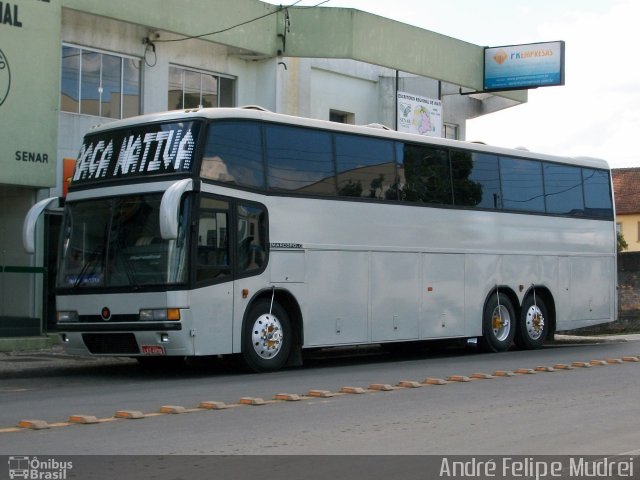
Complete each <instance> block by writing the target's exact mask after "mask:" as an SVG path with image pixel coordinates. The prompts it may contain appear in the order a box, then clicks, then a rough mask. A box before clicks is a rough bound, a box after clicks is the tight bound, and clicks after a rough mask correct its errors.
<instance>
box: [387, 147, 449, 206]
mask: <svg viewBox="0 0 640 480" xmlns="http://www.w3.org/2000/svg"><path fill="white" fill-rule="evenodd" d="M399 162H400V166H399V168H400V172H399V177H400V181H401V182H402V183H403V185H402V186H401V188H400V199H401V200H404V201H407V202H421V203H435V204H440V205H451V204H452V203H453V199H452V195H451V172H450V168H449V152H448V151H447V150H445V149H443V148H435V147H428V146H422V145H405V146H404V149H403V158H402V159H399Z"/></svg>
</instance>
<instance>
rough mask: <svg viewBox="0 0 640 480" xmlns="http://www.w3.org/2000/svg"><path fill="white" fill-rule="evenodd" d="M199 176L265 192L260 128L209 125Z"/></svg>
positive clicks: (236, 124)
mask: <svg viewBox="0 0 640 480" xmlns="http://www.w3.org/2000/svg"><path fill="white" fill-rule="evenodd" d="M200 175H202V177H203V178H208V179H211V180H218V181H221V182H228V183H233V184H235V185H241V186H244V187H256V188H264V164H263V162H262V134H261V129H260V125H259V124H257V123H253V122H215V123H212V124H210V125H209V132H208V134H207V143H206V145H205V148H204V154H203V158H202V167H201V169H200Z"/></svg>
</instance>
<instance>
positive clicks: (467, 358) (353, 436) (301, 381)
mask: <svg viewBox="0 0 640 480" xmlns="http://www.w3.org/2000/svg"><path fill="white" fill-rule="evenodd" d="M638 340H639V339H638V337H631V338H628V339H627V340H626V341H618V342H604V343H592V342H589V343H581V342H570V343H568V344H554V345H550V346H548V347H546V348H544V349H542V350H539V351H529V352H527V351H518V350H513V351H510V352H506V353H502V354H479V353H476V352H474V351H473V350H470V349H451V350H436V351H426V352H419V353H404V354H394V355H391V354H388V353H385V352H382V351H379V350H373V349H361V350H355V351H353V350H351V351H342V350H337V351H336V350H334V351H331V352H329V353H325V352H320V353H316V354H314V355H313V356H310V357H308V358H307V359H306V361H305V366H304V367H302V368H295V369H288V370H283V371H280V372H275V373H271V374H248V373H244V372H242V371H241V370H239V369H238V368H236V367H234V366H233V365H230V364H229V363H227V362H223V361H212V362H211V363H209V364H199V365H191V366H188V367H186V368H182V369H171V370H163V371H151V372H150V371H148V370H145V369H143V368H141V367H140V366H138V365H137V363H136V362H135V361H132V360H129V359H106V360H95V359H88V360H82V359H76V358H70V357H66V356H64V355H61V354H59V353H57V352H31V353H23V354H14V355H4V356H1V357H0V378H2V381H1V383H0V405H1V408H0V455H17V454H20V455H45V454H47V455H68V454H83V455H90V454H100V455H103V454H116V455H118V454H138V455H143V454H149V455H165V454H188V455H210V454H227V455H229V454H230V455H236V454H246V455H262V454H268V455H289V454H296V455H297V454H299V455H308V454H311V455H318V454H363V455H385V454H386V455H412V454H415V455H427V454H432V455H433V454H435V455H454V454H460V455H471V454H473V455H482V454H485V455H507V454H509V455H558V454H560V455H574V454H575V455H605V454H612V455H613V454H628V453H629V452H632V453H635V454H639V453H640V402H639V400H638V399H639V398H640V382H639V381H638V380H639V379H640V362H631V361H622V363H608V364H606V365H596V366H592V367H590V368H580V367H576V368H574V369H572V370H556V371H554V372H546V371H538V372H537V373H523V374H515V375H514V376H509V377H496V378H491V379H474V380H472V381H469V382H457V381H450V382H448V383H447V384H445V385H427V386H425V385H422V386H419V387H417V388H411V385H412V384H406V385H407V387H406V388H397V385H398V384H399V382H401V381H413V382H423V381H424V380H425V379H427V378H439V379H447V378H453V377H454V376H456V375H460V376H467V377H468V376H471V375H472V374H474V373H480V372H482V373H487V374H495V373H496V372H497V371H509V372H514V371H516V370H518V369H536V368H537V367H553V366H554V365H557V364H565V365H571V364H572V363H573V362H578V361H581V362H591V361H592V360H605V361H606V360H611V361H612V362H613V361H614V359H622V358H623V357H628V356H638V355H640V341H638ZM540 370H543V369H540ZM374 383H377V384H388V385H391V386H394V387H396V388H395V389H394V390H392V391H369V390H368V387H369V386H370V385H371V384H374ZM343 387H360V388H363V389H365V392H364V393H360V394H358V393H351V394H340V390H341V389H342V388H343ZM311 390H321V391H328V392H331V393H333V394H334V395H333V396H331V397H328V398H321V397H311V398H309V397H308V394H309V392H310V391H311ZM355 391H358V390H355ZM279 393H289V394H297V395H300V396H302V400H299V401H277V402H273V403H271V402H270V400H272V399H273V397H274V396H275V395H276V394H279ZM247 397H249V398H252V399H256V398H260V399H263V400H265V401H266V404H265V405H240V403H241V402H240V399H243V398H244V399H245V400H244V401H250V400H246V398H247ZM203 401H216V402H224V403H225V404H226V405H227V406H229V408H226V409H223V410H203V409H196V408H195V407H198V405H200V403H201V402H203ZM162 406H177V407H184V408H185V409H186V410H187V412H186V413H182V414H170V413H169V414H159V413H158V410H159V409H160V408H161V407H162ZM117 411H128V412H131V411H133V412H135V411H139V412H141V413H143V414H144V415H145V417H144V418H141V419H117V420H114V419H113V416H114V414H115V413H116V412H117ZM177 411H180V409H178V410H177ZM79 414H82V415H89V416H94V417H95V418H96V419H97V420H99V423H97V424H90V425H77V424H69V423H68V422H67V420H68V419H69V417H70V416H72V415H79ZM25 419H30V420H34V419H35V420H42V421H44V422H47V424H48V425H49V427H50V428H46V429H43V430H32V429H29V428H14V427H15V426H16V425H17V424H18V422H20V421H21V420H25ZM34 425H35V424H34Z"/></svg>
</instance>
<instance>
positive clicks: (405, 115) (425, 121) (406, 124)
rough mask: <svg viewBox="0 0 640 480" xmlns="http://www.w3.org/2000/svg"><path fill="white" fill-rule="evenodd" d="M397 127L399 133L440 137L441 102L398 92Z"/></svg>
mask: <svg viewBox="0 0 640 480" xmlns="http://www.w3.org/2000/svg"><path fill="white" fill-rule="evenodd" d="M397 125H398V131H399V132H405V133H417V134H418V135H427V136H429V137H442V102H441V101H440V100H435V99H433V98H426V97H421V96H419V95H414V94H412V93H406V92H398V112H397Z"/></svg>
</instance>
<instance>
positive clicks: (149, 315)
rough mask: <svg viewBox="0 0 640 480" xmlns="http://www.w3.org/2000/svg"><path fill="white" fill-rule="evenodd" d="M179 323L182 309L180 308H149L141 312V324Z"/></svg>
mask: <svg viewBox="0 0 640 480" xmlns="http://www.w3.org/2000/svg"><path fill="white" fill-rule="evenodd" d="M167 320H170V321H175V322H177V321H179V320H180V309H179V308H147V309H143V310H140V321H141V322H164V321H167Z"/></svg>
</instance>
